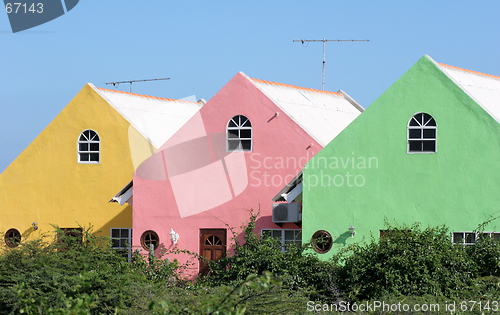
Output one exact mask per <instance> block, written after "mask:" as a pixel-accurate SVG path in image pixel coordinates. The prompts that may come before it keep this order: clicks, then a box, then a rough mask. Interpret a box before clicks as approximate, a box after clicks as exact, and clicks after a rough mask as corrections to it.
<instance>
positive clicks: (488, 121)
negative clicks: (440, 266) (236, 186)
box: [278, 56, 500, 258]
mask: <svg viewBox="0 0 500 315" xmlns="http://www.w3.org/2000/svg"><path fill="white" fill-rule="evenodd" d="M499 122H500V77H498V76H493V75H487V74H483V73H479V72H475V71H470V70H464V69H460V68H456V67H452V66H448V65H444V64H440V63H437V62H435V61H434V60H433V59H432V58H430V57H429V56H424V57H422V58H421V59H420V60H419V61H418V62H417V63H416V64H415V65H413V66H412V67H411V68H410V69H409V70H408V71H407V72H406V73H405V74H404V75H403V76H402V77H401V78H399V80H397V81H396V82H395V83H394V84H393V85H392V86H391V87H390V88H389V89H388V90H387V91H386V92H385V93H383V94H382V95H381V96H380V97H379V98H378V99H377V100H376V101H375V102H374V103H373V104H372V105H370V106H369V107H368V109H366V110H365V111H364V112H363V113H362V114H361V115H360V116H359V117H358V118H356V119H355V120H354V121H353V122H352V123H351V124H350V125H349V126H348V127H347V128H345V129H344V130H343V131H342V132H341V133H340V134H339V135H338V136H337V137H336V138H335V139H334V140H332V141H331V142H330V143H329V144H328V145H327V146H326V147H324V148H323V149H322V150H321V151H320V152H319V153H318V154H317V155H316V156H315V157H314V158H312V159H311V160H310V161H309V162H308V163H307V165H306V167H305V169H304V170H303V172H302V185H301V187H300V188H301V189H302V193H301V194H297V193H295V194H294V197H295V196H296V195H299V197H298V198H302V229H303V230H302V233H303V235H302V237H303V239H311V238H313V240H317V241H318V242H317V243H318V244H319V245H318V246H317V248H316V250H317V251H318V252H320V253H324V255H321V256H322V257H324V258H328V257H330V256H331V255H332V253H334V252H336V251H338V250H339V248H340V247H342V246H343V245H345V244H349V243H352V242H358V241H361V240H363V239H366V240H369V238H370V235H372V236H373V237H375V239H377V238H378V237H380V236H383V235H384V233H386V232H387V230H386V229H387V225H386V224H385V223H386V222H388V223H390V224H392V225H394V223H396V224H398V225H401V224H407V225H411V224H413V223H415V222H419V223H421V224H422V226H423V227H426V226H438V225H442V224H446V226H448V227H449V228H450V231H451V233H450V237H451V241H452V242H454V243H462V244H473V243H474V242H475V240H476V238H477V234H475V233H474V232H473V231H474V230H475V229H477V227H478V225H479V224H481V223H482V222H485V221H486V220H488V219H489V218H490V217H491V215H499V214H500V212H499V210H500V124H499ZM293 189H294V185H291V186H290V185H289V186H288V187H286V188H285V189H284V191H282V193H283V192H284V193H283V194H281V195H282V196H285V197H286V195H287V194H286V193H287V192H290V191H293ZM278 197H279V196H278ZM285 199H286V198H285ZM290 201H291V200H288V202H290ZM484 231H485V232H488V235H489V236H490V237H494V238H498V237H499V236H500V233H495V232H496V231H500V219H495V220H493V221H491V223H489V224H488V225H487V226H486V227H485V230H484Z"/></svg>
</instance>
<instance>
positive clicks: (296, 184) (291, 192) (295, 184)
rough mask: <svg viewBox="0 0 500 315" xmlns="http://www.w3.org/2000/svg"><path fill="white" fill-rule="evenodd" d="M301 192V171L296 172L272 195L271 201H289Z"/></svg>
mask: <svg viewBox="0 0 500 315" xmlns="http://www.w3.org/2000/svg"><path fill="white" fill-rule="evenodd" d="M301 193H302V172H300V173H299V174H297V176H295V177H294V178H293V179H292V180H291V181H290V182H289V183H288V184H286V186H285V187H283V189H281V191H280V192H279V193H278V194H277V195H276V196H274V198H273V201H274V202H277V201H286V202H287V203H290V202H292V201H294V200H295V198H297V196H298V195H300V194H301Z"/></svg>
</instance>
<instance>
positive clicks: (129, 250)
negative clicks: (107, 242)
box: [109, 228, 132, 262]
mask: <svg viewBox="0 0 500 315" xmlns="http://www.w3.org/2000/svg"><path fill="white" fill-rule="evenodd" d="M113 230H118V234H119V236H118V237H116V236H113ZM123 230H128V237H122V231H123ZM109 235H110V237H111V248H112V249H118V250H127V261H128V262H131V261H132V229H131V228H111V229H110V230H109ZM116 240H118V246H113V241H116ZM122 241H125V242H126V244H128V245H125V246H123V243H122Z"/></svg>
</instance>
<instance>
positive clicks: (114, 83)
mask: <svg viewBox="0 0 500 315" xmlns="http://www.w3.org/2000/svg"><path fill="white" fill-rule="evenodd" d="M161 80H170V78H162V79H147V80H129V81H115V82H108V83H106V84H113V86H117V85H119V84H120V83H128V84H130V93H132V83H134V82H145V81H161Z"/></svg>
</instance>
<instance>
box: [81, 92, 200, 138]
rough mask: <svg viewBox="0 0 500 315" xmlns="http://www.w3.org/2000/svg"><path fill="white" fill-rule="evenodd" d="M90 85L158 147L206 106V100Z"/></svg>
mask: <svg viewBox="0 0 500 315" xmlns="http://www.w3.org/2000/svg"><path fill="white" fill-rule="evenodd" d="M89 85H90V86H91V87H92V88H93V89H94V91H96V92H97V93H98V94H99V95H100V96H101V97H102V98H103V99H104V100H106V101H107V102H108V103H109V104H110V105H111V106H112V107H113V108H114V109H116V110H117V111H118V113H120V115H122V116H123V118H125V119H126V120H127V121H128V122H129V123H130V124H131V125H132V126H134V128H135V129H137V131H139V132H140V133H141V134H142V135H143V136H144V137H145V138H146V139H147V140H148V141H149V142H150V143H151V144H152V145H153V146H155V147H156V148H159V147H161V146H162V145H163V144H164V143H165V142H166V141H167V140H168V139H169V138H170V137H171V136H172V135H173V134H174V133H176V132H177V130H179V129H180V128H181V127H182V126H183V125H184V124H185V123H186V122H187V121H188V120H189V119H190V118H191V117H193V116H194V114H196V113H197V112H198V111H199V110H200V108H202V107H203V105H204V102H203V101H200V102H189V101H184V100H173V99H166V98H160V97H152V96H146V95H140V94H134V93H127V92H122V91H113V90H108V89H102V88H98V87H95V86H94V85H92V84H90V83H89Z"/></svg>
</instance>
